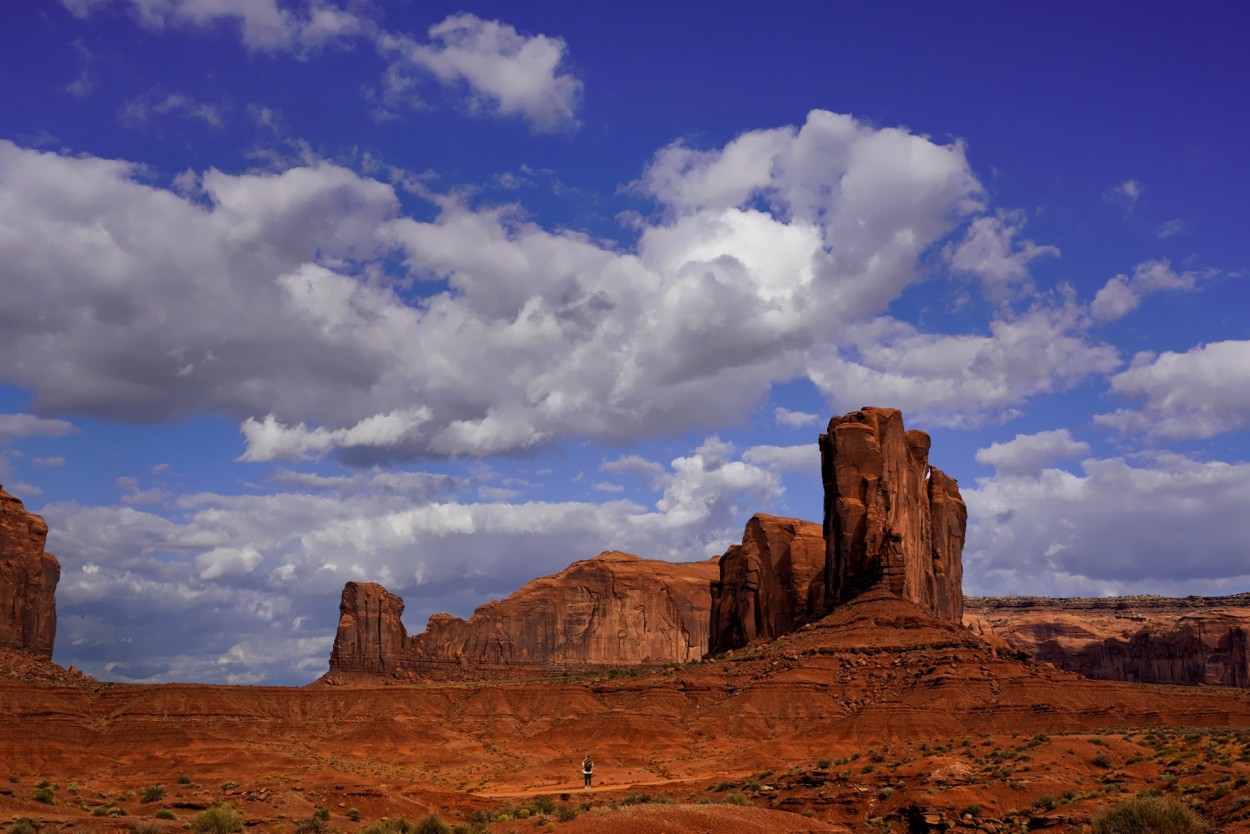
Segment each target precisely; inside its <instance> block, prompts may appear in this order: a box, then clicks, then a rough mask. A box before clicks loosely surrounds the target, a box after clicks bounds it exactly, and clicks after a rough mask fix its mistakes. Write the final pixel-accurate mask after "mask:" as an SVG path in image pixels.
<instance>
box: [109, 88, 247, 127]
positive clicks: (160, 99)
mask: <svg viewBox="0 0 1250 834" xmlns="http://www.w3.org/2000/svg"><path fill="white" fill-rule="evenodd" d="M153 115H157V116H166V115H176V116H181V117H183V118H186V119H195V120H197V121H201V122H203V123H204V124H206V125H208V126H209V127H220V126H221V124H222V122H223V121H224V120H225V115H224V114H223V113H222V110H221V108H220V107H217V106H216V105H212V104H207V103H205V102H202V101H197V100H196V99H194V98H192V97H191V96H189V95H187V94H185V93H161V92H158V91H150V92H148V93H145V94H144V95H142V96H138V97H136V98H132V99H130V100H129V101H127V102H126V103H125V104H123V105H122V110H121V113H120V115H119V118H120V119H121V122H122V124H124V125H126V126H127V127H134V128H139V127H144V126H146V125H147V124H148V123H149V122H150V121H151V119H152V117H153Z"/></svg>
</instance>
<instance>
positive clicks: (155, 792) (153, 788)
mask: <svg viewBox="0 0 1250 834" xmlns="http://www.w3.org/2000/svg"><path fill="white" fill-rule="evenodd" d="M164 798H165V786H164V785H148V786H147V787H146V788H144V789H143V793H142V794H140V796H139V801H140V802H142V803H143V804H144V805H147V804H148V803H150V802H160V801H161V800H162V799H164Z"/></svg>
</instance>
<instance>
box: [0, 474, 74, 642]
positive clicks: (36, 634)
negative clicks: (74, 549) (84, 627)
mask: <svg viewBox="0 0 1250 834" xmlns="http://www.w3.org/2000/svg"><path fill="white" fill-rule="evenodd" d="M47 538H48V525H47V524H46V523H44V520H43V518H41V517H40V516H37V515H35V514H34V513H28V512H26V508H25V507H23V506H22V502H21V501H19V500H17V499H16V498H14V497H13V496H12V495H10V494H9V493H7V492H5V491H4V488H3V487H0V647H3V648H7V649H16V650H18V651H23V652H30V653H33V654H37V655H42V656H44V657H51V656H52V644H53V642H54V641H55V639H56V598H55V596H54V595H55V593H56V583H57V582H58V581H59V580H60V578H61V564H60V562H58V561H57V560H56V557H55V556H53V555H52V554H51V553H45V552H44V549H43V546H44V542H45V541H47Z"/></svg>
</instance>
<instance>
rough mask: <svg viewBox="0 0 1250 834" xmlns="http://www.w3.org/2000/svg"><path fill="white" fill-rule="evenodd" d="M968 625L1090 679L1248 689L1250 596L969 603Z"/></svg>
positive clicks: (975, 599)
mask: <svg viewBox="0 0 1250 834" xmlns="http://www.w3.org/2000/svg"><path fill="white" fill-rule="evenodd" d="M964 612H965V613H964V624H965V625H967V626H968V628H969V629H971V630H972V631H973V632H975V633H978V634H981V635H983V636H986V637H988V638H990V639H991V640H994V641H1000V640H1001V641H1002V642H1004V643H1006V645H1007V646H1009V647H1010V648H1011V649H1013V650H1015V651H1018V652H1022V653H1026V654H1029V655H1032V656H1033V657H1034V658H1036V659H1037V660H1040V661H1044V662H1047V663H1052V664H1054V665H1055V666H1057V667H1059V668H1060V669H1064V670H1067V671H1069V672H1077V673H1079V674H1082V675H1084V676H1086V677H1089V678H1098V679H1101V680H1112V681H1127V682H1130V683H1170V684H1183V685H1205V686H1236V687H1250V594H1238V595H1236V596H1228V597H1185V598H1183V599H1173V598H1168V597H1158V596H1128V597H1106V598H1074V599H1046V598H1042V597H982V598H978V597H969V598H968V599H967V600H966V601H965V608H964Z"/></svg>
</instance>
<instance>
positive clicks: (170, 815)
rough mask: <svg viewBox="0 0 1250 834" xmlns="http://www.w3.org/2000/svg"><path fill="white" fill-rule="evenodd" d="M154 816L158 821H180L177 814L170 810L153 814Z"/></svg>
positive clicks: (163, 809) (161, 810) (164, 809)
mask: <svg viewBox="0 0 1250 834" xmlns="http://www.w3.org/2000/svg"><path fill="white" fill-rule="evenodd" d="M152 816H154V817H156V818H157V819H158V820H176V819H178V815H177V814H175V813H174V812H173V811H171V810H169V809H168V808H162V809H160V810H159V811H157V812H156V813H155V814H153V815H152Z"/></svg>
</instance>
